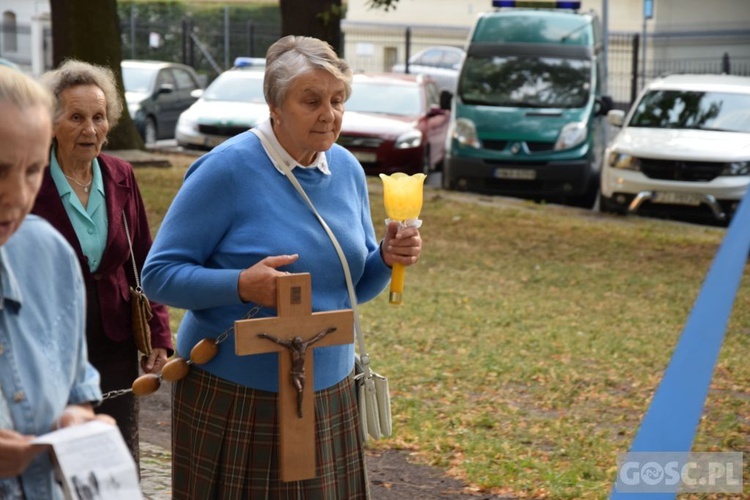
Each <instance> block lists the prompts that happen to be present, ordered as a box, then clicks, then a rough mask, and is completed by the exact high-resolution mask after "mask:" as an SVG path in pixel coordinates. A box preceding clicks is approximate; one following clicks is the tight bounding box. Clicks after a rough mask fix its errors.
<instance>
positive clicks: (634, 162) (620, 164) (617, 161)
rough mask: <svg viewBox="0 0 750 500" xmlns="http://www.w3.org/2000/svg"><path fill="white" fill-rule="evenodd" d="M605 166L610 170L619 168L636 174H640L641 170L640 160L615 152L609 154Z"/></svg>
mask: <svg viewBox="0 0 750 500" xmlns="http://www.w3.org/2000/svg"><path fill="white" fill-rule="evenodd" d="M607 165H609V166H610V167H612V168H621V169H623V170H635V171H637V172H640V170H641V160H640V159H638V158H636V157H635V156H631V155H629V154H625V153H618V152H617V151H612V152H611V153H609V158H607Z"/></svg>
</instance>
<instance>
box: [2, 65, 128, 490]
mask: <svg viewBox="0 0 750 500" xmlns="http://www.w3.org/2000/svg"><path fill="white" fill-rule="evenodd" d="M0 116H2V117H3V119H2V120H0V498H2V499H7V500H16V499H23V498H27V499H32V498H50V499H57V498H62V489H61V488H60V487H59V485H57V483H55V481H54V476H53V469H52V464H51V461H50V457H49V456H48V454H46V453H42V451H44V450H46V449H47V448H46V447H43V446H38V445H36V446H35V445H32V444H31V440H32V439H33V438H34V437H35V436H36V435H40V434H45V433H47V432H50V431H52V430H53V429H55V428H58V427H67V426H69V425H76V424H80V423H83V422H87V421H89V420H93V419H95V418H98V419H100V420H103V421H106V422H109V423H112V424H114V421H113V420H112V419H111V418H110V417H108V416H106V415H99V416H98V417H96V416H95V415H94V411H93V409H92V404H96V403H98V402H99V401H101V398H102V393H101V391H100V389H99V374H98V373H97V371H96V370H95V369H94V368H93V367H92V366H91V365H90V364H89V363H88V361H87V359H86V339H85V333H84V332H85V330H84V328H85V323H84V321H85V315H84V308H85V302H84V300H85V295H84V289H83V281H82V279H81V271H80V270H79V266H78V262H77V260H76V257H75V254H74V253H73V250H72V249H71V248H70V245H69V244H68V243H67V242H66V241H65V240H64V239H63V238H62V237H61V236H60V234H59V233H58V232H57V231H55V230H54V229H53V228H52V226H51V225H50V224H48V223H47V222H45V221H44V220H42V219H40V218H39V217H36V216H34V215H28V214H29V211H30V210H31V206H32V205H33V204H34V198H35V197H36V195H37V193H38V191H39V186H40V184H41V182H42V173H43V172H44V169H45V167H46V165H47V162H48V160H49V156H48V154H49V151H48V146H49V141H50V139H51V134H52V97H51V96H50V95H49V93H48V92H47V91H46V90H45V89H44V88H43V87H41V86H40V85H39V84H38V83H36V82H35V81H33V80H32V79H30V78H29V77H27V76H25V75H24V74H23V73H21V72H20V71H17V70H15V69H11V68H8V67H4V66H3V67H0Z"/></svg>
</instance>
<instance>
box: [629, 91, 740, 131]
mask: <svg viewBox="0 0 750 500" xmlns="http://www.w3.org/2000/svg"><path fill="white" fill-rule="evenodd" d="M628 125H629V126H630V127H652V128H681V129H701V130H719V131H727V132H746V133H750V94H735V93H729V92H687V91H680V90H656V91H652V92H648V93H647V94H646V95H644V96H643V99H641V101H640V102H639V103H638V106H637V107H636V109H635V112H634V113H633V117H632V118H631V119H630V123H629V124H628Z"/></svg>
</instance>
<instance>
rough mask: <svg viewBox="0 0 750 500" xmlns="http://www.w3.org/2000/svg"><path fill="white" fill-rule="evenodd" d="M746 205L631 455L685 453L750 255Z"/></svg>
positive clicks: (619, 497)
mask: <svg viewBox="0 0 750 500" xmlns="http://www.w3.org/2000/svg"><path fill="white" fill-rule="evenodd" d="M748 193H750V191H748ZM747 200H748V194H747V193H746V194H745V196H744V198H743V200H742V202H741V203H740V206H739V207H738V208H737V212H736V213H735V214H734V217H733V218H732V221H731V223H730V225H729V228H728V229H727V232H726V235H725V236H724V240H723V241H722V243H721V246H720V247H719V250H718V252H717V253H716V257H714V261H713V263H712V264H711V268H710V269H709V271H708V275H707V276H706V280H705V281H704V283H703V286H702V287H701V290H700V293H699V294H698V298H697V299H696V301H695V305H694V306H693V310H692V311H691V312H690V316H689V317H688V320H687V323H686V324H685V328H684V330H683V331H682V335H681V336H680V340H679V342H678V344H677V347H676V348H675V351H674V353H673V354H672V359H671V360H670V362H669V365H668V366H667V369H666V370H665V372H664V377H663V378H662V381H661V383H660V384H659V387H658V388H657V390H656V393H655V394H654V397H653V399H652V401H651V405H650V406H649V409H648V412H647V413H646V415H645V416H644V418H643V421H642V422H641V427H640V429H639V430H638V433H637V434H636V436H635V439H634V440H633V444H632V446H631V449H630V451H631V452H667V451H668V452H681V451H682V452H687V451H690V449H691V447H692V445H693V439H694V437H695V432H696V430H697V428H698V423H699V421H700V417H701V414H702V413H703V405H704V403H705V401H706V396H707V395H708V389H709V386H710V385H711V378H712V377H713V371H714V367H715V366H716V360H717V358H718V356H719V351H720V350H721V344H722V342H723V341H724V333H725V331H726V328H727V324H728V322H729V315H730V313H731V311H732V305H733V304H734V298H735V296H736V295H737V290H738V288H739V285H740V281H741V280H742V276H743V273H744V270H745V264H746V262H747V258H748V252H749V251H750V230H748V228H750V202H748V201H747ZM618 474H619V471H618ZM675 496H676V493H625V492H620V491H618V490H617V487H616V485H615V487H614V488H613V490H612V495H611V496H610V500H629V499H633V498H648V499H673V498H675Z"/></svg>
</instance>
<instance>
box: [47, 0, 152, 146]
mask: <svg viewBox="0 0 750 500" xmlns="http://www.w3.org/2000/svg"><path fill="white" fill-rule="evenodd" d="M50 8H51V15H52V62H53V64H54V66H55V67H57V66H58V65H59V64H60V63H61V62H63V61H64V60H65V59H68V58H72V59H78V60H81V61H86V62H88V63H91V64H97V65H99V66H108V67H109V68H111V69H112V71H114V73H115V77H116V79H117V87H118V89H119V90H120V99H121V100H122V104H123V107H124V109H123V114H122V118H121V119H120V123H119V124H118V125H117V127H115V128H114V129H112V130H110V132H109V144H108V145H107V147H108V149H143V140H142V139H141V136H140V135H138V131H137V130H136V128H135V124H133V120H132V119H131V118H130V114H129V113H128V108H127V105H126V103H125V91H124V86H123V83H122V72H121V70H120V61H121V60H122V48H121V42H120V22H119V19H118V17H117V0H93V1H92V0H50Z"/></svg>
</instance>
